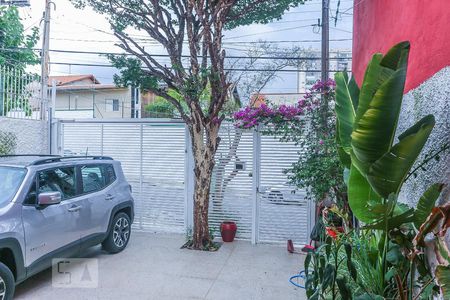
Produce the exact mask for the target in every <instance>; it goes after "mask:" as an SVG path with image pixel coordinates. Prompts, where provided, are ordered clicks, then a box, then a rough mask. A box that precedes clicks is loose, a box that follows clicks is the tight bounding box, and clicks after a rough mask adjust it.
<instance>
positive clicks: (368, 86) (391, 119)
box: [352, 43, 409, 175]
mask: <svg viewBox="0 0 450 300" xmlns="http://www.w3.org/2000/svg"><path fill="white" fill-rule="evenodd" d="M408 53H409V43H401V44H399V45H397V46H395V47H394V48H392V49H391V50H390V51H389V52H388V54H386V56H385V57H384V58H381V57H380V56H378V55H375V56H374V57H373V59H372V62H371V63H370V64H369V67H368V69H367V72H366V76H365V78H364V83H363V86H362V88H361V94H360V99H359V106H358V110H357V113H356V117H355V123H354V125H353V133H352V149H353V152H354V156H355V158H356V160H357V162H359V163H357V164H356V166H357V167H358V168H359V169H360V171H361V172H362V173H363V174H364V175H366V174H367V173H368V171H369V169H368V167H369V166H370V164H372V163H374V162H375V161H377V160H378V159H379V158H381V157H382V156H383V155H384V154H385V153H387V152H388V151H389V150H390V148H391V146H392V142H393V140H394V135H395V131H396V128H397V121H398V117H399V114H400V107H401V102H402V98H403V90H404V85H405V79H406V69H407V58H408ZM393 57H399V61H398V63H397V64H394V63H392V60H393ZM366 81H367V82H366Z"/></svg>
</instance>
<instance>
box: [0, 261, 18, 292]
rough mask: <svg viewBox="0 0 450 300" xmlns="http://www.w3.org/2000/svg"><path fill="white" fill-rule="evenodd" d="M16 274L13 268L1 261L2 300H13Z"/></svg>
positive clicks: (0, 285) (0, 288)
mask: <svg viewBox="0 0 450 300" xmlns="http://www.w3.org/2000/svg"><path fill="white" fill-rule="evenodd" d="M14 289H15V284H14V276H13V274H12V272H11V270H10V269H9V268H8V267H7V266H6V265H4V264H2V263H0V300H11V299H12V298H13V296H14Z"/></svg>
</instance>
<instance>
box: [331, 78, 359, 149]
mask: <svg viewBox="0 0 450 300" xmlns="http://www.w3.org/2000/svg"><path fill="white" fill-rule="evenodd" d="M334 78H335V81H336V108H335V109H336V114H337V116H338V120H339V122H338V128H337V129H338V134H337V136H338V138H339V141H340V145H341V146H342V148H343V149H344V151H345V152H347V153H348V154H350V151H351V148H352V147H351V141H352V138H351V134H352V131H353V123H354V120H355V114H356V109H357V107H358V97H359V88H358V85H357V84H356V82H355V79H354V78H353V77H352V78H351V79H350V81H349V80H348V75H347V73H345V72H339V73H336V75H335V77H334Z"/></svg>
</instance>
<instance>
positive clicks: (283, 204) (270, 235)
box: [258, 135, 310, 244]
mask: <svg viewBox="0 0 450 300" xmlns="http://www.w3.org/2000/svg"><path fill="white" fill-rule="evenodd" d="M298 153H299V146H296V145H295V144H294V143H287V142H280V141H279V140H278V139H277V138H274V137H272V136H266V135H262V137H261V150H260V155H261V159H260V161H261V163H260V168H261V169H260V184H259V193H258V201H259V234H258V236H259V241H262V242H274V241H286V240H288V239H292V240H293V241H294V242H296V243H300V244H304V243H307V242H308V229H309V217H308V214H309V205H310V204H309V201H307V200H305V196H306V192H305V191H304V190H299V189H297V188H296V187H295V186H292V185H290V184H289V183H288V178H287V175H286V174H285V170H286V169H289V168H290V167H291V166H292V164H293V163H294V162H296V161H297V160H298V155H299V154H298Z"/></svg>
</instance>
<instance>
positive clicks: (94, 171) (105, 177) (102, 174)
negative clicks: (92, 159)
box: [81, 164, 116, 194]
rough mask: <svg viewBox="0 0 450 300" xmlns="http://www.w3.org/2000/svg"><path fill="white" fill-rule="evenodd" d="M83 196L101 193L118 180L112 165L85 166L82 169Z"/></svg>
mask: <svg viewBox="0 0 450 300" xmlns="http://www.w3.org/2000/svg"><path fill="white" fill-rule="evenodd" d="M81 180H82V183H83V194H86V193H93V192H96V191H100V190H102V189H104V188H105V187H107V186H108V185H110V184H111V183H113V182H114V181H115V180H116V174H115V172H114V167H113V166H112V165H106V164H102V165H85V166H82V167H81Z"/></svg>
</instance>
